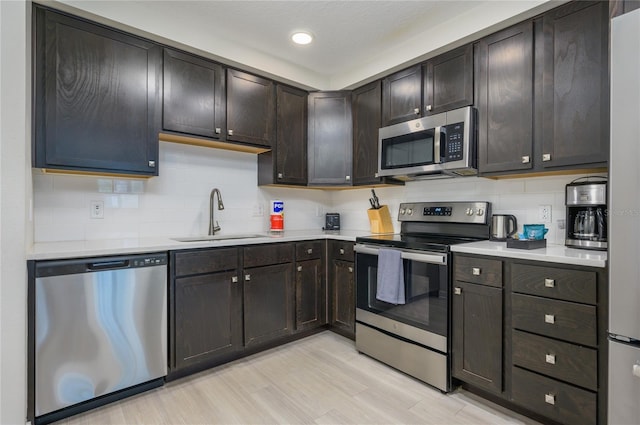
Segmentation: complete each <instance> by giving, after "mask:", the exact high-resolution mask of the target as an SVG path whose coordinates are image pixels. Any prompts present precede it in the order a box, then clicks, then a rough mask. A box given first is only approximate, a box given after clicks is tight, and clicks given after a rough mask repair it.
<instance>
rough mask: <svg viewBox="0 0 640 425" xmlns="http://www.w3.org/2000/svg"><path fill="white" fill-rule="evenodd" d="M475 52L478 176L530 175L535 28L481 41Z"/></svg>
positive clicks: (523, 27)
mask: <svg viewBox="0 0 640 425" xmlns="http://www.w3.org/2000/svg"><path fill="white" fill-rule="evenodd" d="M476 49H477V52H476V90H477V92H476V102H477V108H478V169H479V172H480V173H483V174H486V173H491V172H500V171H516V170H528V169H531V168H532V164H533V162H532V160H533V156H532V155H533V24H532V23H531V22H530V21H529V22H523V23H522V24H518V25H516V26H513V27H511V28H508V29H506V30H504V31H500V32H498V33H496V34H493V35H491V36H489V37H486V38H483V39H482V40H480V41H479V42H478V44H477V46H476Z"/></svg>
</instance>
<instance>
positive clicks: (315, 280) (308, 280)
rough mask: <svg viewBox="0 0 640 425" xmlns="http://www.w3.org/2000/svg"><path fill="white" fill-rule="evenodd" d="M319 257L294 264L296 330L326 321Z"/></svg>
mask: <svg viewBox="0 0 640 425" xmlns="http://www.w3.org/2000/svg"><path fill="white" fill-rule="evenodd" d="M326 289H327V288H326V285H325V279H324V270H323V262H322V260H321V259H316V260H306V261H300V262H298V263H297V264H296V330H297V331H301V330H304V329H310V328H316V327H318V326H322V325H324V324H326V323H327V302H326V301H327V297H326Z"/></svg>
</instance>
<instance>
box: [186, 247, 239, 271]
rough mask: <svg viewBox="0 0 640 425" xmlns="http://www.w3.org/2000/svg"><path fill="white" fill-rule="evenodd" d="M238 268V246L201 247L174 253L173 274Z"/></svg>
mask: <svg viewBox="0 0 640 425" xmlns="http://www.w3.org/2000/svg"><path fill="white" fill-rule="evenodd" d="M237 268H238V248H222V249H202V250H198V251H189V252H177V253H176V254H175V267H174V270H175V275H176V276H186V275H192V274H202V273H213V272H219V271H223V270H234V269H237Z"/></svg>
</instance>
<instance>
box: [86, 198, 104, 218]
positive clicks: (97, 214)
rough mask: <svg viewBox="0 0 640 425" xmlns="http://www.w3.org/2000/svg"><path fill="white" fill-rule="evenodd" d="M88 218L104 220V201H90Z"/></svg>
mask: <svg viewBox="0 0 640 425" xmlns="http://www.w3.org/2000/svg"><path fill="white" fill-rule="evenodd" d="M89 217H91V218H104V201H91V203H90V206H89Z"/></svg>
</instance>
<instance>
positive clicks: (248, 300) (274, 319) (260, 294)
mask: <svg viewBox="0 0 640 425" xmlns="http://www.w3.org/2000/svg"><path fill="white" fill-rule="evenodd" d="M243 280H244V344H245V346H253V345H256V344H260V343H263V342H269V341H272V340H274V339H277V338H279V337H283V336H287V335H289V334H291V332H292V330H293V263H286V264H276V265H273V266H263V267H253V268H248V269H245V270H244V276H243Z"/></svg>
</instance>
